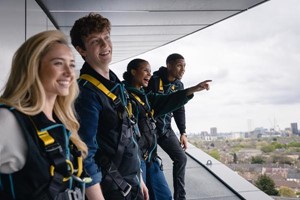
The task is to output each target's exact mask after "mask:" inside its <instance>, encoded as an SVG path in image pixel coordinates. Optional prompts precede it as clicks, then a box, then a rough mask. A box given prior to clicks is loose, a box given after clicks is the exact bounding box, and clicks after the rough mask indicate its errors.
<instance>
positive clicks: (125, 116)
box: [78, 74, 134, 197]
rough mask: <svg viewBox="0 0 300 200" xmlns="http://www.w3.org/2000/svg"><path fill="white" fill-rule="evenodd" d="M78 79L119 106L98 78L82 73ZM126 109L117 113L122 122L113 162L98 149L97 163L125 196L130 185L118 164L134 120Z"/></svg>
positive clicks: (116, 99) (129, 189) (130, 111)
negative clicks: (98, 159) (98, 158)
mask: <svg viewBox="0 0 300 200" xmlns="http://www.w3.org/2000/svg"><path fill="white" fill-rule="evenodd" d="M80 80H85V82H84V83H83V84H82V85H83V86H85V87H88V88H89V89H91V90H93V91H95V92H96V94H97V95H100V94H99V92H102V93H103V94H105V95H106V96H107V97H108V98H109V99H111V100H112V102H113V103H114V105H115V106H116V108H120V107H121V104H122V101H121V100H120V99H119V98H118V97H117V96H116V95H115V94H113V93H112V92H111V91H109V90H108V89H107V88H106V87H105V86H104V85H103V84H102V83H101V82H100V81H99V80H97V79H95V78H94V77H92V76H90V75H87V74H83V75H81V76H80V79H79V81H78V83H79V84H80V83H81V81H80ZM126 109H127V112H126V111H122V112H120V113H119V114H120V115H121V116H120V117H121V118H122V120H123V123H122V132H121V136H120V140H119V143H118V147H117V152H116V155H115V157H114V158H113V160H114V162H112V159H110V158H108V156H107V155H104V153H103V152H102V151H101V152H100V150H98V151H99V153H100V154H101V156H100V158H101V160H100V163H99V164H100V165H101V166H102V167H103V168H104V169H105V170H106V172H107V174H108V175H109V176H110V177H111V179H112V181H113V182H114V183H115V184H116V185H117V187H118V188H119V190H120V192H121V193H122V195H123V196H124V197H126V196H127V195H128V194H129V193H130V191H131V188H132V186H131V185H130V184H128V183H127V182H126V181H125V180H124V178H123V176H122V175H121V174H120V173H119V171H118V166H119V165H120V163H121V161H122V157H123V154H124V151H125V143H124V142H125V139H126V138H129V137H132V135H133V132H132V129H131V128H130V126H131V125H132V123H133V122H134V121H133V120H131V119H130V115H131V117H132V110H131V108H126ZM126 120H127V121H126Z"/></svg>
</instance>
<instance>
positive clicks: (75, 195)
mask: <svg viewBox="0 0 300 200" xmlns="http://www.w3.org/2000/svg"><path fill="white" fill-rule="evenodd" d="M66 193H67V195H68V200H83V195H82V193H81V190H80V189H79V188H75V190H67V191H66Z"/></svg>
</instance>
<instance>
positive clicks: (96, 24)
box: [70, 13, 111, 50]
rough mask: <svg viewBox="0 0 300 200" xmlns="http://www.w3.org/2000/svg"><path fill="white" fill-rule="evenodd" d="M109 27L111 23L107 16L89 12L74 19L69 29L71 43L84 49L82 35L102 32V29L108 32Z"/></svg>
mask: <svg viewBox="0 0 300 200" xmlns="http://www.w3.org/2000/svg"><path fill="white" fill-rule="evenodd" d="M110 29H111V23H110V21H109V20H108V19H107V18H105V17H103V16H102V15H100V14H97V13H90V14H89V15H86V16H84V17H82V18H80V19H78V20H76V21H75V23H74V25H73V27H72V29H71V31H70V36H71V42H72V45H73V46H74V47H75V48H76V47H80V48H81V49H84V50H85V46H84V42H83V38H84V37H87V36H88V35H89V34H92V33H100V32H103V31H104V30H107V31H108V32H110Z"/></svg>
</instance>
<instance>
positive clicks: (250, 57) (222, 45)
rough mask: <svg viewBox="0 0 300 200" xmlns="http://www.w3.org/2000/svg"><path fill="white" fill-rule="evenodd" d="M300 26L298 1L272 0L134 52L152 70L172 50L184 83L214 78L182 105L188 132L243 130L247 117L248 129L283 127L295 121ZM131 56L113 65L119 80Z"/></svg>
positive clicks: (298, 114)
mask: <svg viewBox="0 0 300 200" xmlns="http://www.w3.org/2000/svg"><path fill="white" fill-rule="evenodd" d="M299 25H300V1H297V0H287V1H282V0H271V1H268V2H266V3H263V4H261V5H259V6H257V7H254V8H252V9H250V10H248V11H245V12H243V13H241V14H239V15H236V16H234V17H232V18H229V19H227V20H225V21H222V22H220V23H218V24H215V25H213V26H211V27H209V28H206V29H204V30H202V31H200V32H197V33H194V34H192V35H190V36H187V37H185V38H183V39H181V40H178V41H176V42H173V43H171V44H169V45H166V46H163V47H161V48H159V49H156V50H153V51H151V52H148V53H145V54H142V55H140V56H137V57H139V58H143V59H146V60H148V61H149V63H150V65H151V66H152V71H156V70H157V69H158V68H159V67H160V66H163V65H165V59H166V57H167V56H168V55H169V54H171V53H174V52H177V53H180V54H182V55H183V56H184V57H185V60H186V64H187V66H186V72H185V75H184V77H183V79H182V81H183V83H184V85H185V87H188V86H192V85H194V84H196V83H198V82H199V81H202V80H206V79H212V80H213V82H212V83H211V90H210V91H204V92H200V93H197V94H195V96H194V98H193V99H192V100H191V101H190V102H189V103H188V104H187V105H186V106H185V108H186V121H187V132H188V133H189V132H200V131H208V132H209V130H210V128H211V127H217V128H218V131H220V132H237V131H248V129H249V119H250V120H251V123H252V126H253V128H255V127H265V128H271V127H273V126H274V121H276V124H277V126H278V127H279V128H280V129H282V130H283V129H284V128H287V127H290V126H291V125H290V124H291V123H294V122H296V123H298V124H299V123H300V92H299V88H298V85H300V76H299V74H300V56H299V55H300V37H299V36H300V26H299ZM132 59H133V58H132ZM130 60H131V59H129V60H126V61H124V62H121V63H117V64H114V65H112V70H114V71H115V72H116V73H117V75H118V76H119V77H120V79H122V74H123V72H124V71H125V69H126V65H127V63H128V62H129V61H130ZM274 119H275V120H274ZM174 130H175V131H177V129H176V127H174Z"/></svg>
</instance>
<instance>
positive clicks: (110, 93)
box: [79, 74, 133, 119]
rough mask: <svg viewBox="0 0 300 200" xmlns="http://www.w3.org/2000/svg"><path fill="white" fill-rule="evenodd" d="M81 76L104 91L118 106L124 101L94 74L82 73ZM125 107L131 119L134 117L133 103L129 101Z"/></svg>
mask: <svg viewBox="0 0 300 200" xmlns="http://www.w3.org/2000/svg"><path fill="white" fill-rule="evenodd" d="M79 78H80V79H83V80H86V81H88V82H90V83H91V84H92V85H94V86H95V87H96V88H98V89H99V90H100V91H102V92H103V93H104V94H105V95H106V96H107V97H108V98H110V99H111V100H112V101H113V102H114V104H115V105H117V106H118V105H119V104H120V103H122V102H121V100H120V98H118V97H117V96H116V95H115V94H114V93H113V92H111V91H110V90H109V89H107V87H105V85H104V84H103V83H101V82H100V81H99V80H97V79H96V78H94V77H93V76H91V75H89V74H82V75H80V77H79ZM124 107H125V109H126V111H127V113H128V116H129V119H132V117H133V115H132V105H131V103H130V102H128V104H127V105H124Z"/></svg>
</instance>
